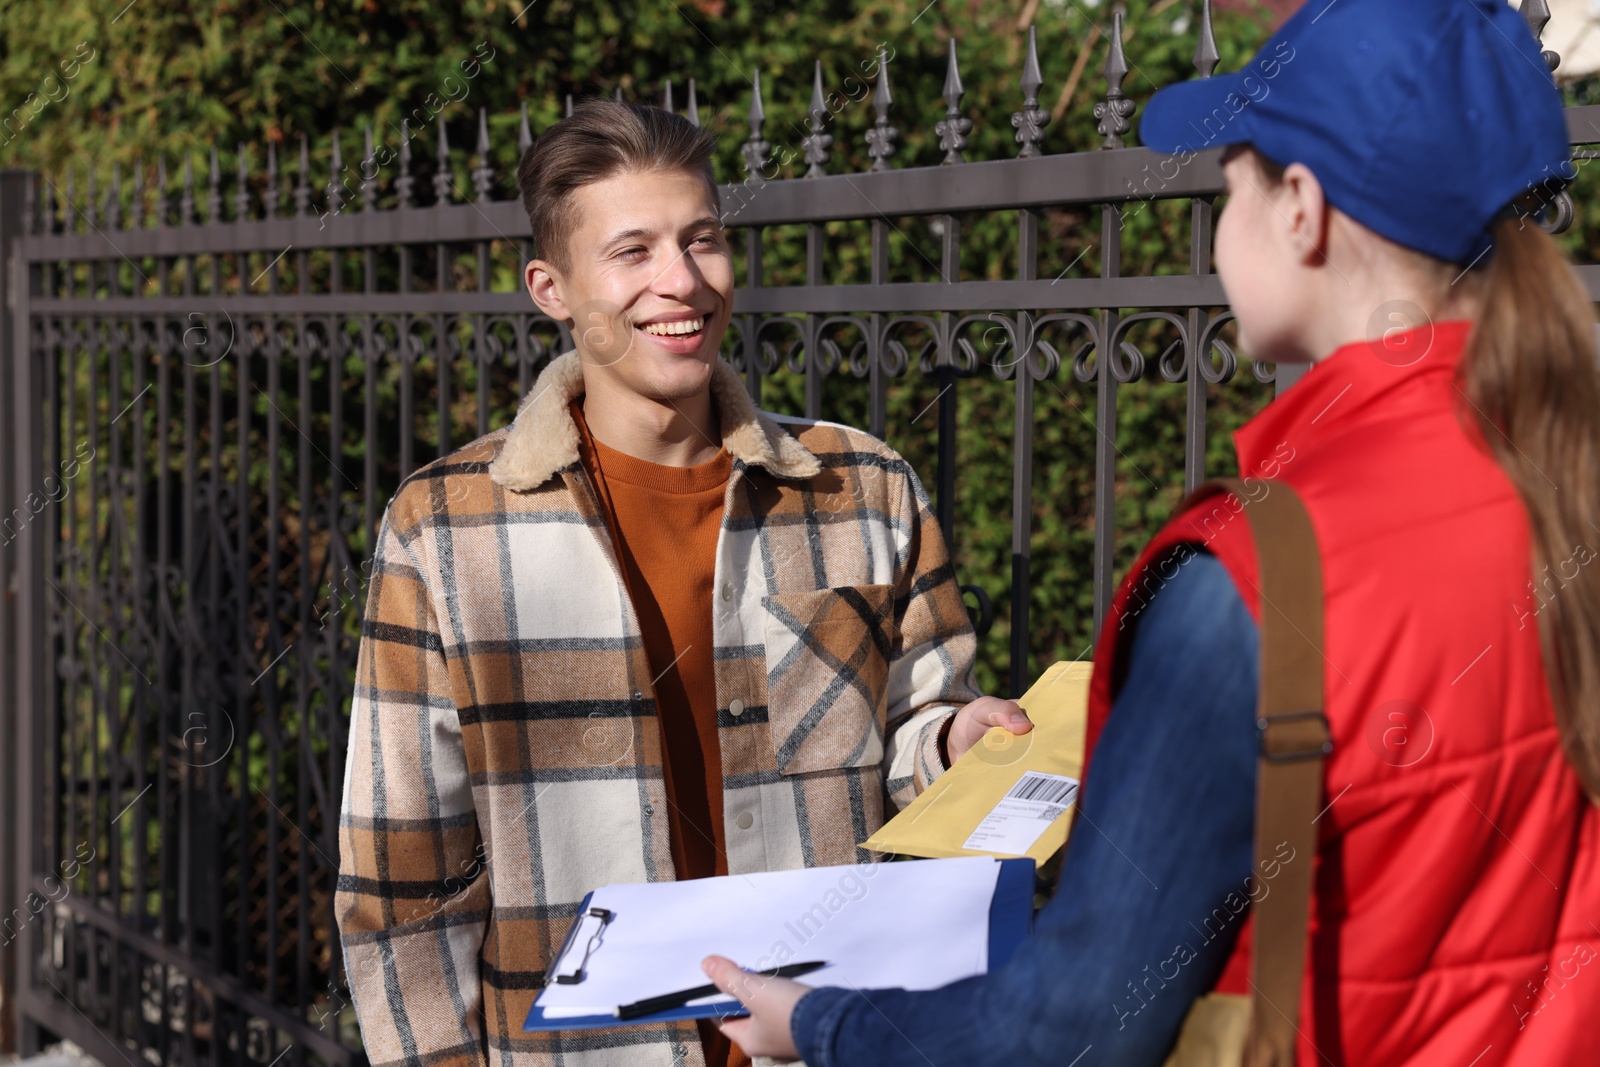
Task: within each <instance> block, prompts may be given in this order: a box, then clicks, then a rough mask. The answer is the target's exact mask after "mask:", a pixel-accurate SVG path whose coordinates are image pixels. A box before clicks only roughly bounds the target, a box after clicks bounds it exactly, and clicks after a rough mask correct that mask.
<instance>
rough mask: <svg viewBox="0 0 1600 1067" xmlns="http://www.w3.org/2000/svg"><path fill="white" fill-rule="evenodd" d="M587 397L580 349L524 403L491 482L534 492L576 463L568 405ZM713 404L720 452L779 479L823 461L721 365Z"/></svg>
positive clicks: (812, 471)
mask: <svg viewBox="0 0 1600 1067" xmlns="http://www.w3.org/2000/svg"><path fill="white" fill-rule="evenodd" d="M582 392H583V365H582V364H581V363H580V362H579V360H578V352H577V350H576V349H573V350H572V351H569V352H566V353H564V354H562V355H560V356H558V357H556V358H555V359H554V360H552V361H551V363H550V365H549V366H548V367H546V368H545V369H544V371H543V372H542V373H541V374H540V375H539V378H538V380H537V381H535V382H534V383H533V389H532V391H530V392H529V393H528V395H527V396H526V397H525V398H524V399H523V401H522V406H521V408H520V409H519V410H518V411H517V417H516V421H514V422H513V423H512V424H511V429H510V431H509V432H507V434H506V439H505V444H504V446H503V447H502V448H501V449H500V454H499V455H498V456H496V457H495V459H494V461H493V462H492V463H490V464H489V477H491V478H493V479H494V481H495V483H496V484H498V485H503V486H505V487H506V488H507V489H514V490H517V491H522V492H525V491H527V490H529V489H536V488H538V487H539V486H541V485H543V484H544V483H545V482H546V481H548V480H549V479H550V478H551V477H552V476H553V475H554V474H555V473H556V472H557V471H559V470H561V469H562V468H564V467H567V466H569V465H570V464H573V463H576V462H578V427H577V425H576V424H575V423H574V422H573V421H572V414H571V412H569V411H568V410H567V405H568V404H569V403H570V402H571V401H572V400H573V399H574V398H575V397H577V396H578V395H579V394H581V393H582ZM711 400H712V403H714V404H715V405H716V406H717V418H718V421H719V422H720V423H721V425H722V447H723V448H725V449H727V451H728V454H729V455H730V456H732V457H733V458H734V459H736V460H742V461H744V463H746V464H747V465H751V466H756V465H759V466H761V467H765V468H766V469H767V470H768V471H769V472H771V473H772V474H775V475H777V476H778V477H780V478H810V477H813V476H814V475H816V474H818V473H819V472H820V471H821V470H822V461H821V460H819V459H817V457H816V456H814V455H812V454H811V452H810V451H809V450H808V449H807V448H806V447H805V446H804V445H802V444H801V443H800V442H799V441H797V440H795V439H794V438H793V437H792V436H790V435H789V434H787V433H785V432H784V431H783V430H782V429H780V428H779V426H778V425H777V423H775V422H773V421H772V420H771V419H769V418H768V417H767V416H766V415H764V414H763V413H762V412H761V411H760V410H758V409H757V408H756V406H755V405H754V404H753V403H751V402H750V395H749V394H748V393H746V392H745V389H744V383H743V382H741V381H740V380H739V374H738V372H737V371H735V370H734V369H733V368H732V367H730V366H728V364H727V363H726V362H724V361H723V360H722V359H720V358H719V359H718V360H717V361H716V363H714V364H712V367H711Z"/></svg>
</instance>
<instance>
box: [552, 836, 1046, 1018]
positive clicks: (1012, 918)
mask: <svg viewBox="0 0 1600 1067" xmlns="http://www.w3.org/2000/svg"><path fill="white" fill-rule="evenodd" d="M1033 877H1034V864H1033V860H1031V859H1027V858H1023V859H1003V860H1001V861H1000V873H999V875H998V877H997V878H996V879H995V886H994V897H993V899H992V900H991V901H990V902H989V970H990V971H994V970H995V969H997V968H999V967H1001V966H1004V965H1005V963H1006V962H1007V961H1008V960H1010V959H1011V957H1012V956H1013V955H1015V954H1016V951H1017V949H1018V948H1019V947H1020V946H1021V945H1022V942H1023V940H1024V939H1025V938H1026V937H1027V936H1028V934H1029V933H1030V932H1031V931H1032V928H1033V890H1034V881H1033ZM593 897H594V894H593V893H590V894H589V895H588V896H585V897H584V898H583V903H582V904H580V905H579V906H578V913H577V915H576V916H574V917H573V922H572V929H570V930H569V931H567V937H566V940H565V941H564V942H563V943H562V945H561V951H559V952H557V953H556V954H555V956H554V957H552V959H554V960H560V959H562V958H563V957H565V956H566V954H567V950H568V949H569V948H571V947H572V942H573V939H574V938H575V937H576V936H577V935H578V932H579V929H580V928H581V927H582V926H583V923H582V922H581V921H580V920H581V918H582V916H583V915H584V913H585V912H587V911H588V910H589V906H590V901H591V900H592V899H593ZM708 954H709V953H708ZM662 992H668V991H667V990H662ZM748 1014H750V1013H749V1012H747V1011H746V1010H745V1009H744V1006H743V1005H742V1004H737V1003H733V1004H729V1003H722V1004H691V1005H688V1006H686V1007H682V1008H673V1009H671V1010H669V1011H663V1012H659V1013H657V1014H655V1015H647V1016H642V1017H640V1018H637V1019H626V1020H624V1019H618V1018H617V1017H616V1016H615V1015H577V1016H564V1017H558V1018H554V1019H546V1018H545V1017H544V1012H543V1010H542V1009H541V1008H540V1007H539V1001H538V998H537V997H536V998H534V1002H533V1006H532V1007H531V1008H529V1009H528V1018H527V1020H526V1021H525V1022H524V1023H523V1024H522V1029H523V1030H524V1031H528V1032H537V1031H548V1030H605V1029H610V1028H612V1027H618V1026H648V1025H651V1024H653V1023H666V1022H676V1021H679V1020H693V1019H729V1018H739V1017H742V1016H745V1015H748Z"/></svg>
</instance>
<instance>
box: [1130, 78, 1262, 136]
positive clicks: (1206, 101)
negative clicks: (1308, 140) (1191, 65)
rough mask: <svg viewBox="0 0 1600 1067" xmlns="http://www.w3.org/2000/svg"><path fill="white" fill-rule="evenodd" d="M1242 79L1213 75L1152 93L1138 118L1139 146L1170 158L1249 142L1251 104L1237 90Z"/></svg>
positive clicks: (1240, 86)
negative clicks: (1180, 154)
mask: <svg viewBox="0 0 1600 1067" xmlns="http://www.w3.org/2000/svg"><path fill="white" fill-rule="evenodd" d="M1244 76H1245V72H1243V71H1240V72H1236V73H1233V74H1219V75H1217V76H1215V77H1212V78H1197V79H1195V80H1194V81H1187V82H1179V83H1178V84H1177V85H1169V86H1167V87H1166V88H1165V89H1160V90H1157V92H1156V94H1155V95H1154V96H1152V97H1151V98H1150V102H1149V103H1148V104H1146V105H1145V109H1144V113H1143V114H1142V115H1141V116H1140V118H1139V140H1140V142H1141V143H1143V144H1144V146H1145V147H1146V148H1150V149H1153V150H1154V151H1157V152H1161V153H1164V154H1166V155H1176V154H1178V153H1180V152H1185V151H1187V152H1203V151H1205V150H1206V149H1208V148H1218V147H1220V146H1222V145H1230V144H1244V143H1245V142H1246V141H1249V140H1250V139H1251V131H1250V127H1251V123H1250V110H1251V104H1252V101H1251V100H1250V98H1249V97H1248V96H1246V95H1245V94H1244V92H1243V91H1242V90H1243V83H1244ZM1230 97H1231V98H1233V99H1231V100H1230Z"/></svg>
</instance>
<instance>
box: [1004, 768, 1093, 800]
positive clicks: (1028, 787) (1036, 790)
mask: <svg viewBox="0 0 1600 1067" xmlns="http://www.w3.org/2000/svg"><path fill="white" fill-rule="evenodd" d="M1077 794H1078V783H1077V781H1076V780H1075V779H1072V778H1067V777H1064V776H1063V775H1059V774H1040V773H1039V772H1038V771H1024V772H1023V775H1022V779H1021V780H1020V781H1019V782H1017V784H1016V785H1014V786H1012V787H1011V792H1009V793H1007V794H1006V799H1007V800H1037V801H1040V802H1042V803H1045V804H1059V805H1060V806H1062V807H1066V806H1067V805H1069V804H1071V803H1072V801H1073V798H1074V797H1076V796H1077Z"/></svg>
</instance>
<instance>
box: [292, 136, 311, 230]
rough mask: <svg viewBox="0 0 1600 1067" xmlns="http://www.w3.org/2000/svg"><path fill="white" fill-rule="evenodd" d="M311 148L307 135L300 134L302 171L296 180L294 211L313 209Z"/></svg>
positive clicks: (303, 212)
mask: <svg viewBox="0 0 1600 1067" xmlns="http://www.w3.org/2000/svg"><path fill="white" fill-rule="evenodd" d="M310 174H311V150H310V148H309V147H308V146H307V145H306V135H305V134H303V133H302V134H301V135H300V173H299V174H298V175H296V176H295V180H294V213H295V214H296V215H305V214H306V213H307V212H308V211H310V209H311V183H310V180H309V179H310Z"/></svg>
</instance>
